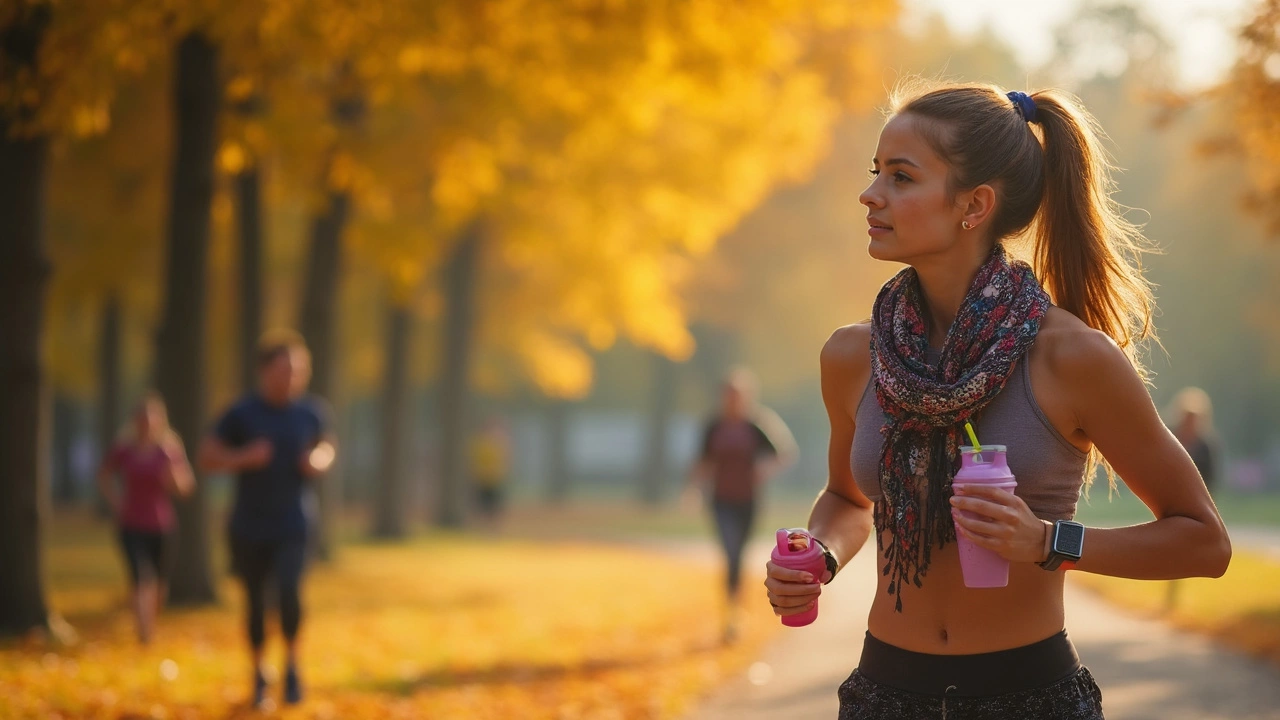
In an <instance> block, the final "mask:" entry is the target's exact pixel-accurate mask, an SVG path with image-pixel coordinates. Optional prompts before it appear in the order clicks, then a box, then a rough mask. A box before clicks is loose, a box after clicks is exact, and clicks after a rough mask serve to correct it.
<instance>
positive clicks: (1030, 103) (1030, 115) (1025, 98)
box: [1005, 90, 1036, 123]
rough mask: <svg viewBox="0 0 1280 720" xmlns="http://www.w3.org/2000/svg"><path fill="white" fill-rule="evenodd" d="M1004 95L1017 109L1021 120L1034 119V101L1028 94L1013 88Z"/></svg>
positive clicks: (1033, 120)
mask: <svg viewBox="0 0 1280 720" xmlns="http://www.w3.org/2000/svg"><path fill="white" fill-rule="evenodd" d="M1005 97H1007V98H1009V99H1010V100H1012V101H1013V106H1014V107H1015V108H1017V109H1018V114H1019V115H1021V116H1022V119H1023V120H1026V121H1027V122H1029V123H1030V122H1035V121H1036V101H1035V100H1032V99H1031V96H1030V95H1028V94H1026V93H1024V92H1018V91H1017V90H1014V91H1013V92H1011V93H1007V94H1006V95H1005Z"/></svg>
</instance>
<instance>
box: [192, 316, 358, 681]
mask: <svg viewBox="0 0 1280 720" xmlns="http://www.w3.org/2000/svg"><path fill="white" fill-rule="evenodd" d="M310 373H311V355H310V353H309V352H308V351H307V347H306V345H305V344H304V343H303V341H302V338H301V336H299V335H298V334H297V333H294V332H292V331H272V332H268V333H267V334H265V335H263V337H262V339H261V340H260V341H259V343H258V388H257V390H256V391H255V392H252V393H250V394H248V395H246V396H245V397H244V398H242V399H241V400H239V401H238V402H236V403H235V404H234V405H232V406H231V408H230V409H229V410H227V412H226V413H225V414H224V415H223V416H222V417H221V418H220V419H219V420H218V422H217V424H216V425H215V427H214V430H213V432H212V433H210V434H209V435H208V436H206V437H205V438H204V441H203V442H202V444H201V447H200V455H199V461H200V466H201V468H202V469H203V470H205V471H207V472H217V471H222V472H233V473H235V475H236V492H235V502H234V504H233V506H232V511H231V521H230V526H229V528H228V531H227V536H228V539H229V540H230V544H231V560H232V564H233V566H234V568H235V571H236V574H237V575H238V576H239V577H240V579H241V581H242V582H243V583H244V587H245V596H246V598H247V605H248V618H247V620H248V630H249V644H250V648H251V649H252V653H253V669H254V679H253V702H254V705H255V706H259V705H262V704H263V703H264V702H265V700H266V686H267V682H266V677H265V675H264V674H263V671H262V646H263V643H264V642H265V640H266V631H265V627H264V625H265V614H266V587H267V580H268V579H269V578H270V577H271V576H272V575H274V578H275V580H276V586H277V590H278V595H279V605H280V627H281V630H282V631H283V633H284V637H285V642H286V643H287V647H288V650H287V653H288V654H287V658H286V665H285V668H286V669H285V702H287V703H290V704H293V703H297V702H299V701H300V700H301V699H302V683H301V681H300V680H299V677H298V662H297V661H298V627H299V625H300V624H301V621H302V605H301V598H300V592H299V590H300V585H301V581H302V571H303V565H304V560H305V555H306V541H307V530H308V526H309V525H310V524H311V517H310V516H311V512H312V510H311V509H312V508H313V507H315V502H314V498H313V491H312V487H311V480H312V478H315V477H316V476H318V475H320V474H321V473H323V472H325V471H326V470H328V469H329V467H330V466H331V465H332V464H333V460H334V456H335V450H334V445H333V442H332V438H331V436H330V434H329V422H328V411H327V409H326V408H325V407H324V405H323V403H322V402H321V401H320V400H319V399H317V398H312V397H307V396H305V395H304V393H305V391H306V387H307V383H308V382H309V381H310Z"/></svg>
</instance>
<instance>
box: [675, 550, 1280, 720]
mask: <svg viewBox="0 0 1280 720" xmlns="http://www.w3.org/2000/svg"><path fill="white" fill-rule="evenodd" d="M749 552H750V553H751V557H753V558H754V559H755V560H756V561H759V562H762V558H767V556H768V552H769V547H768V545H761V544H756V545H753V546H752V547H751V548H750V550H749ZM872 564H873V556H872V555H871V554H869V553H864V554H862V556H861V557H858V558H855V560H854V561H853V563H851V564H850V566H849V567H847V568H845V570H844V571H842V572H841V577H840V579H839V580H837V581H836V582H835V583H833V584H832V585H830V586H828V587H827V588H826V590H825V591H824V593H823V596H822V601H821V605H820V612H819V614H818V620H817V621H816V622H814V623H813V624H812V625H810V626H808V627H805V628H794V629H785V630H783V631H782V632H781V633H780V634H779V636H778V638H777V639H776V640H775V641H774V642H773V643H772V644H771V646H770V647H768V648H766V650H765V651H764V653H763V655H762V657H761V658H760V660H759V662H757V663H756V664H755V665H753V666H752V668H751V669H750V670H748V672H746V673H744V675H743V676H742V677H739V678H737V679H735V680H732V681H730V682H729V683H727V684H726V685H725V686H723V687H721V688H719V689H718V690H717V691H715V692H714V693H713V694H712V696H711V697H710V698H709V699H708V700H707V701H706V703H705V704H704V705H703V706H702V707H701V708H699V709H698V710H697V711H695V712H694V713H692V714H691V715H689V716H688V718H687V720H766V719H768V720H775V719H784V720H810V719H812V720H834V718H835V717H836V712H837V703H836V694H835V691H836V688H837V687H838V686H839V685H840V683H841V682H843V681H844V679H845V677H847V676H848V674H849V673H850V672H851V671H852V669H853V668H854V667H855V666H856V665H857V661H858V656H859V654H860V653H861V652H862V636H863V634H864V633H865V631H866V616H867V610H868V608H869V607H870V605H871V599H872V593H873V592H874V585H873V584H872V583H871V582H870V579H871V578H873V577H874V573H875V569H874V568H873V567H872ZM863 578H865V579H867V582H854V580H855V579H863ZM1067 608H1068V611H1067V628H1068V630H1069V632H1070V634H1071V638H1072V640H1073V641H1074V642H1075V644H1076V647H1077V649H1078V650H1079V652H1080V656H1081V659H1082V660H1083V661H1084V662H1085V664H1087V665H1088V666H1089V669H1090V670H1091V671H1092V672H1093V674H1094V676H1095V677H1097V678H1098V683H1099V685H1101V686H1102V694H1103V707H1104V710H1105V712H1106V715H1107V720H1280V671H1278V670H1277V669H1276V668H1274V667H1271V666H1268V665H1264V664H1261V663H1258V662H1255V661H1253V660H1250V659H1248V658H1246V657H1244V656H1241V655H1238V654H1236V653H1233V652H1231V651H1228V650H1224V649H1222V648H1220V647H1217V646H1215V645H1214V644H1212V643H1210V642H1208V641H1207V640H1204V639H1202V638H1200V637H1198V636H1194V635H1191V634H1188V633H1185V632H1180V631H1177V630H1173V629H1171V628H1169V627H1168V626H1166V625H1164V624H1163V623H1159V622H1155V621H1152V620H1145V619H1141V618H1137V617H1135V616H1132V615H1129V614H1126V613H1123V612H1121V611H1119V610H1116V609H1114V608H1113V607H1111V606H1110V605H1108V604H1106V603H1103V602H1102V601H1101V600H1099V599H1098V598H1096V597H1095V596H1094V595H1092V594H1091V593H1089V592H1087V591H1085V590H1082V589H1080V588H1077V587H1075V586H1073V585H1072V584H1070V583H1068V586H1067Z"/></svg>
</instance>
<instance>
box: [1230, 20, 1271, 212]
mask: <svg viewBox="0 0 1280 720" xmlns="http://www.w3.org/2000/svg"><path fill="white" fill-rule="evenodd" d="M1222 96H1223V98H1224V99H1225V100H1226V103H1227V104H1228V105H1229V106H1230V108H1231V112H1232V115H1233V116H1234V117H1235V130H1236V133H1237V135H1236V137H1235V138H1234V139H1235V142H1236V147H1237V149H1238V150H1239V151H1241V153H1242V154H1243V155H1244V156H1245V157H1246V158H1247V165H1248V168H1249V175H1250V180H1251V183H1250V184H1251V186H1252V187H1251V189H1250V191H1249V192H1248V194H1247V195H1246V198H1245V200H1246V204H1247V206H1248V207H1249V208H1250V209H1252V210H1254V211H1255V212H1257V213H1258V215H1259V216H1261V218H1262V219H1263V222H1264V223H1265V226H1266V228H1267V232H1268V233H1269V234H1271V235H1273V236H1276V235H1280V0H1262V1H1261V2H1259V4H1258V5H1257V8H1256V10H1255V11H1254V15H1253V17H1252V19H1250V20H1249V22H1248V23H1247V24H1246V25H1245V26H1244V28H1243V29H1242V30H1241V31H1240V56H1239V59H1238V60H1237V62H1236V66H1235V68H1234V69H1233V70H1232V71H1231V75H1230V77H1229V78H1228V80H1227V82H1226V83H1225V85H1224V87H1223V88H1222Z"/></svg>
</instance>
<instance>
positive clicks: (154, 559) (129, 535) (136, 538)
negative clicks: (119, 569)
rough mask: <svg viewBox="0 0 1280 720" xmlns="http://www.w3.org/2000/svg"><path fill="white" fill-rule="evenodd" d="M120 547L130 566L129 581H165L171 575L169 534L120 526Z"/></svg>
mask: <svg viewBox="0 0 1280 720" xmlns="http://www.w3.org/2000/svg"><path fill="white" fill-rule="evenodd" d="M120 549H121V550H122V551H123V552H124V561H125V565H127V566H128V568H129V582H130V583H131V584H132V586H133V587H135V588H136V587H137V586H138V583H140V582H143V581H147V582H164V581H165V580H166V579H167V578H168V575H169V562H168V561H169V535H168V534H167V533H164V532H161V531H158V530H156V531H153V530H132V529H130V528H125V527H122V528H120Z"/></svg>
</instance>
